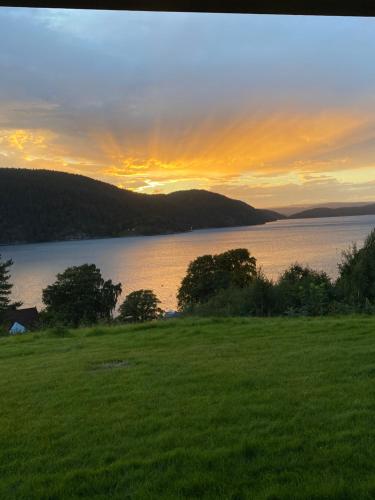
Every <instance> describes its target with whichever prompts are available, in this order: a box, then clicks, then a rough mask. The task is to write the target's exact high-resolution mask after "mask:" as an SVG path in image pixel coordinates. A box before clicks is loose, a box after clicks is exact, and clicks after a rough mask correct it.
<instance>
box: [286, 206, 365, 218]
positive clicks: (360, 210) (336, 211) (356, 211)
mask: <svg viewBox="0 0 375 500" xmlns="http://www.w3.org/2000/svg"><path fill="white" fill-rule="evenodd" d="M373 214H375V203H371V204H370V205H362V206H356V207H340V208H328V207H320V208H311V209H309V210H304V211H302V212H297V213H295V214H292V215H290V216H289V219H313V218H316V217H345V216H350V215H373Z"/></svg>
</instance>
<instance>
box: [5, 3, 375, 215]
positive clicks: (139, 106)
mask: <svg viewBox="0 0 375 500" xmlns="http://www.w3.org/2000/svg"><path fill="white" fill-rule="evenodd" d="M374 22H375V21H374V20H373V19H339V18H324V19H320V18H309V17H304V18H295V17H288V16H281V17H276V16H235V15H198V14H161V13H159V14H156V13H125V12H123V13H110V12H94V11H91V12H73V11H53V10H43V11H34V10H28V9H18V10H17V9H3V10H1V11H0V72H1V75H4V77H2V79H1V80H0V167H27V168H48V169H54V170H61V171H66V172H71V173H81V174H84V175H87V176H90V177H94V178H97V179H100V180H104V181H106V182H110V183H112V184H115V185H117V186H119V187H122V188H126V189H132V190H135V191H139V192H143V193H157V192H161V193H167V192H171V191H175V190H180V189H191V188H203V189H208V190H213V191H216V192H220V193H223V194H226V195H229V196H231V197H234V198H239V199H242V200H244V201H247V202H249V203H250V204H252V205H255V206H257V207H275V206H282V205H288V204H294V203H318V202H328V201H352V202H357V201H358V202H359V201H372V200H375V114H374V111H375V94H374V90H373V89H374V88H375V86H374V84H375V72H374V70H373V65H372V63H371V61H372V60H373V55H374V54H373V52H374V47H375V34H374V33H375V31H374V29H373V28H374V26H375V25H374ZM219 35H220V36H219Z"/></svg>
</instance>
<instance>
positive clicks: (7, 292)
mask: <svg viewBox="0 0 375 500" xmlns="http://www.w3.org/2000/svg"><path fill="white" fill-rule="evenodd" d="M12 265H13V261H12V260H11V259H9V260H5V261H2V260H1V255H0V323H2V322H3V321H4V319H5V316H6V313H7V311H9V310H10V309H16V308H17V307H20V306H21V305H22V303H21V302H13V303H12V302H11V299H10V296H11V293H12V288H13V285H12V283H10V282H9V280H10V273H9V270H10V267H11V266H12Z"/></svg>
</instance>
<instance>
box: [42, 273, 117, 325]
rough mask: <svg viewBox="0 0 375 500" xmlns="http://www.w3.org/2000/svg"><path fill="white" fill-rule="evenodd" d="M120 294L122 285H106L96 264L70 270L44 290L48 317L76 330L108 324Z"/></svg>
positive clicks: (108, 281)
mask: <svg viewBox="0 0 375 500" xmlns="http://www.w3.org/2000/svg"><path fill="white" fill-rule="evenodd" d="M120 294H121V283H118V284H113V283H112V280H107V281H104V279H103V278H102V275H101V272H100V269H98V268H97V267H96V266H95V265H94V264H84V265H82V266H75V267H69V268H68V269H66V270H65V271H64V272H63V273H61V274H58V275H57V279H56V281H55V283H53V284H52V285H49V286H48V287H47V288H45V289H44V290H43V302H44V304H45V305H46V311H45V313H46V315H47V318H48V317H52V318H53V319H54V321H55V322H56V323H58V322H60V323H63V324H68V325H73V326H77V325H79V324H82V323H87V324H93V323H96V322H97V321H99V320H109V319H111V317H112V314H113V311H114V309H115V307H116V304H117V300H118V297H119V296H120Z"/></svg>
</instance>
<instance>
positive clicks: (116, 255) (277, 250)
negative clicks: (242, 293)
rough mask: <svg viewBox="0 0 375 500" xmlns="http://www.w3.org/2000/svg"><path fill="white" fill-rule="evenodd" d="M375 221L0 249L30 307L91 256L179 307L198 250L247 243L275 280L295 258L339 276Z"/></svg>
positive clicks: (129, 285) (117, 277) (107, 271)
mask: <svg viewBox="0 0 375 500" xmlns="http://www.w3.org/2000/svg"><path fill="white" fill-rule="evenodd" d="M374 226H375V215H369V216H359V217H335V218H328V219H310V220H307V219H306V220H293V221H287V220H286V221H278V222H273V223H270V224H266V225H264V226H251V227H246V228H243V227H241V228H231V229H210V230H201V231H194V232H191V233H185V234H177V235H167V236H153V237H134V238H118V239H102V240H91V241H74V242H61V243H43V244H31V245H17V246H7V247H1V249H0V252H1V254H2V255H3V256H4V257H5V258H12V259H13V260H14V263H15V265H14V267H13V269H12V279H13V282H14V284H15V288H14V297H15V298H17V299H21V300H23V302H24V305H25V306H26V307H27V306H32V305H38V306H39V307H41V291H42V289H43V288H44V287H45V286H46V285H48V284H50V283H52V282H53V281H54V279H55V276H56V274H57V273H58V272H61V271H63V270H64V269H66V268H67V267H69V266H73V265H79V264H83V263H86V262H88V263H95V264H96V265H97V266H99V267H100V269H101V270H102V273H103V276H104V277H105V278H112V279H113V280H114V281H116V282H118V281H120V282H121V283H122V284H123V290H124V292H123V293H124V294H126V293H129V292H130V291H132V290H137V289H140V288H151V289H153V290H154V291H155V292H156V294H157V295H158V296H159V298H160V299H161V300H162V305H163V307H165V308H174V307H175V305H176V292H177V289H178V286H179V283H180V282H181V279H182V278H183V276H184V274H185V271H186V268H187V265H188V264H189V262H190V261H191V260H192V259H194V258H195V257H198V256H199V255H203V254H205V253H219V252H223V251H225V250H229V249H231V248H238V247H245V248H248V249H249V250H250V252H251V253H252V254H253V255H254V256H255V257H256V258H257V260H258V264H259V265H261V266H262V268H263V270H264V272H265V273H266V275H267V276H270V277H272V278H276V277H277V276H278V274H279V273H280V272H281V271H282V270H283V269H285V268H286V267H287V266H288V265H289V264H291V263H293V262H296V261H298V262H300V263H303V264H309V265H311V266H312V267H315V268H317V269H323V270H325V271H326V272H328V273H329V274H330V275H331V276H333V277H334V276H336V275H337V262H338V261H339V260H340V257H341V252H342V251H343V250H344V249H346V248H347V247H348V245H349V244H350V243H352V242H358V243H359V244H360V243H362V241H363V239H364V238H365V236H366V235H367V234H368V233H369V232H370V231H371V229H372V228H373V227H374Z"/></svg>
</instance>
